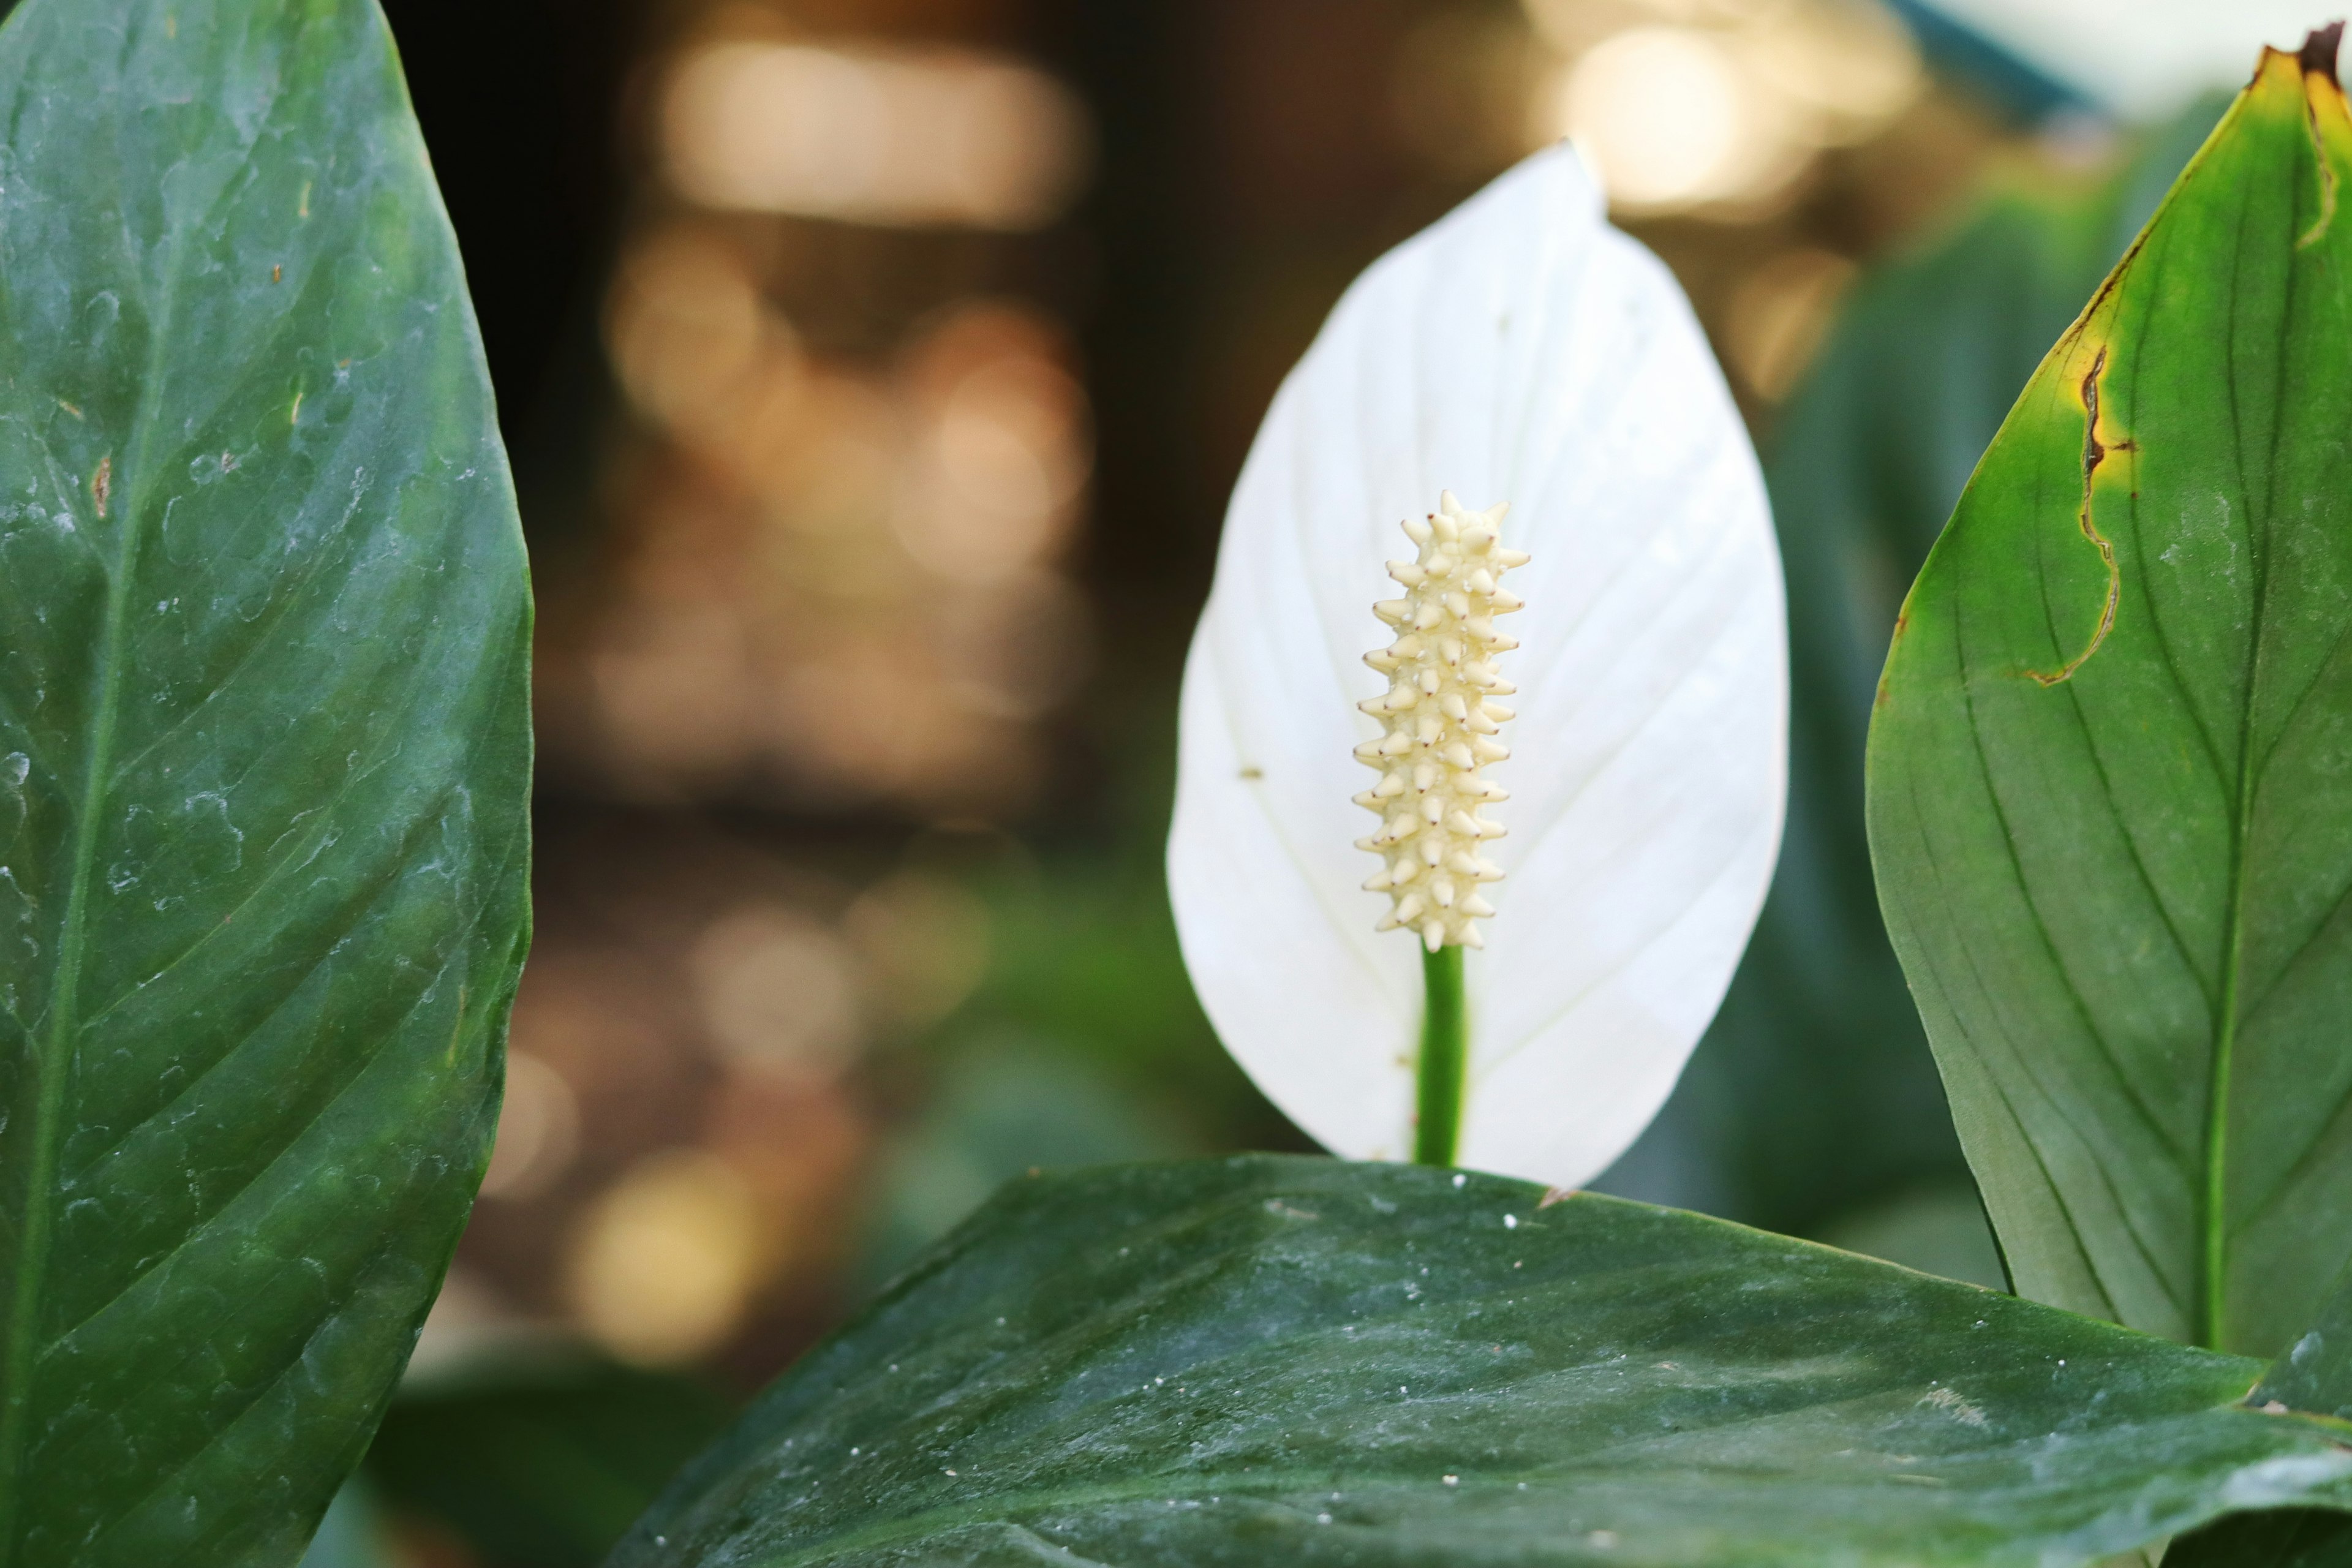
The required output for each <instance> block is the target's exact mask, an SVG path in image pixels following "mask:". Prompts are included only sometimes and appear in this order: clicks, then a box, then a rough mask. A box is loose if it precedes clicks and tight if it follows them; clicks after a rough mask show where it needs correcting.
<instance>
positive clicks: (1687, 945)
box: [1168, 147, 1788, 1186]
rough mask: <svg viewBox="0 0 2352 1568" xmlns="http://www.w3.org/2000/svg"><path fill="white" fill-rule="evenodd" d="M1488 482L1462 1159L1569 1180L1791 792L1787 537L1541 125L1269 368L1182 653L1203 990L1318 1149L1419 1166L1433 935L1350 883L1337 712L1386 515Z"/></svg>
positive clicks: (1231, 1044)
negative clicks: (1500, 572) (1503, 517)
mask: <svg viewBox="0 0 2352 1568" xmlns="http://www.w3.org/2000/svg"><path fill="white" fill-rule="evenodd" d="M1447 489H1451V490H1453V491H1454V492H1456V493H1457V494H1458V495H1459V496H1460V497H1461V499H1462V501H1463V503H1464V504H1465V505H1466V506H1470V507H1475V508H1486V507H1489V506H1492V505H1494V504H1495V503H1496V502H1498V501H1508V502H1509V503H1510V512H1509V517H1508V521H1507V523H1506V524H1505V542H1506V543H1507V544H1508V545H1509V546H1510V547H1511V548H1513V549H1515V550H1523V551H1526V552H1529V553H1530V554H1531V555H1532V556H1533V557H1534V559H1533V561H1532V562H1531V563H1529V564H1528V565H1527V566H1525V567H1522V568H1520V569H1519V570H1518V571H1516V572H1514V573H1513V574H1512V576H1511V586H1512V589H1513V591H1514V592H1515V593H1517V595H1519V596H1520V597H1521V598H1523V599H1524V600H1525V601H1526V602H1527V605H1528V607H1527V609H1526V610H1525V611H1523V612H1522V613H1520V614H1519V615H1517V616H1513V617H1512V619H1511V627H1510V629H1511V632H1512V634H1513V635H1514V636H1516V637H1518V638H1519V639H1520V641H1521V642H1522V644H1523V645H1524V646H1523V647H1521V648H1520V649H1519V650H1518V651H1517V652H1516V653H1514V654H1513V655H1512V656H1511V658H1510V663H1509V674H1510V677H1511V679H1512V680H1513V681H1514V682H1515V683H1516V684H1517V687H1518V695H1517V696H1516V697H1515V698H1513V699H1512V703H1513V706H1515V707H1516V708H1517V718H1516V719H1514V720H1513V721H1511V722H1510V723H1508V724H1507V725H1506V726H1505V730H1504V734H1503V739H1504V740H1506V741H1507V742H1509V744H1510V748H1511V752H1512V759H1511V761H1510V762H1509V763H1507V765H1506V767H1505V768H1503V769H1501V770H1499V772H1500V773H1501V774H1502V776H1503V778H1504V782H1506V783H1507V784H1508V786H1509V789H1510V792H1511V799H1510V800H1509V801H1508V802H1507V804H1504V805H1497V806H1496V807H1494V808H1493V809H1492V810H1491V811H1490V813H1489V815H1490V816H1493V817H1494V818H1495V819H1496V821H1498V822H1501V823H1502V824H1504V825H1505V826H1507V828H1508V830H1509V832H1508V836H1507V837H1504V838H1501V839H1499V840H1496V841H1495V842H1494V843H1493V844H1492V845H1491V847H1489V849H1488V851H1487V853H1488V854H1489V855H1490V856H1491V858H1493V859H1494V860H1495V861H1496V863H1498V864H1499V865H1500V866H1501V867H1502V868H1503V869H1504V870H1505V871H1506V872H1507V878H1506V879H1505V880H1502V881H1499V882H1496V883H1494V884H1493V885H1492V886H1491V888H1490V889H1488V897H1489V898H1490V900H1491V901H1492V902H1493V903H1494V904H1495V905H1496V909H1497V911H1498V912H1497V914H1496V917H1495V918H1494V919H1493V920H1492V921H1487V922H1484V931H1485V935H1486V947H1485V948H1484V949H1483V950H1480V951H1475V952H1468V953H1467V954H1466V955H1465V964H1466V984H1467V987H1468V998H1469V1012H1470V1042H1469V1044H1470V1061H1469V1084H1468V1093H1467V1096H1466V1108H1465V1119H1464V1127H1463V1132H1462V1142H1461V1156H1460V1157H1461V1161H1462V1163H1464V1164H1465V1165H1471V1166H1475V1167H1479V1168H1482V1169H1485V1170H1490V1171H1496V1172H1502V1173H1508V1174H1512V1175H1518V1176H1524V1177H1528V1178H1531V1179H1534V1180H1538V1181H1544V1182H1549V1183H1552V1184H1558V1185H1562V1186H1572V1185H1579V1184H1582V1183H1584V1182H1586V1181H1588V1180H1590V1179H1591V1177H1592V1176H1594V1175H1595V1174H1597V1173H1600V1172H1601V1170H1602V1169H1603V1168H1605V1167H1606V1166H1607V1165H1608V1164H1609V1163H1611V1162H1612V1160H1614V1159H1615V1158H1616V1157H1617V1155H1618V1154H1620V1153H1622V1152H1623V1151H1624V1149H1625V1147H1626V1146H1627V1145H1628V1144H1630V1143H1631V1142H1633V1139H1634V1138H1635V1137H1636V1136H1637V1135H1638V1134H1639V1133H1640V1132H1641V1131H1642V1129H1643V1127H1644V1126H1646V1125H1647V1124H1648V1122H1649V1121H1650V1120H1651V1118H1652V1117H1654V1115H1656V1113H1657V1110H1658V1108H1659V1107H1660V1106H1661V1105H1662V1104H1664V1101H1665V1098H1666V1095H1667V1093H1668V1092H1669V1091H1670V1090H1671V1089H1673V1087H1674V1083H1675V1078H1676V1077H1677V1076H1678V1075H1679V1074H1680V1072H1681V1071H1682V1067H1683V1064H1684V1062H1685V1060H1686V1059H1687V1058H1688V1057H1689V1055H1690V1051H1691V1047H1693V1046H1694V1045H1695V1044H1696V1042H1697V1039H1698V1037H1699V1035H1700V1033H1701V1032H1702V1031H1703V1030H1704V1029H1705V1028H1706V1025H1707V1022H1708V1020H1709V1019H1710V1018H1711V1017H1713V1016H1714V1014H1715V1010H1716V1007H1717V1005H1718V1004H1719V1003H1720V1002H1721V1001H1722V998H1723V993H1724V989H1725V987H1726V986H1727V984H1729V981H1730V977H1731V972H1732V969H1733V966H1734V965H1735V964H1736V963H1738V959H1739V955H1740V952H1741V950H1742V949H1743V948H1744V947H1745V946H1746V944H1747V942H1748V932H1749V931H1750V929H1751V928H1752V927H1753V925H1754V924H1755V921H1756V916H1757V913H1758V910H1759V908H1760V907H1761V905H1762V901H1763V898H1764V889H1765V886H1766V884H1767V882H1768V881H1769V879H1770V877H1771V873H1772V866H1773V861H1774V858H1775V856H1776V854H1777V852H1778V848H1779V843H1780V821H1781V816H1782V808H1783V805H1784V800H1785V794H1786V784H1787V773H1788V767H1787V728H1788V664H1787V653H1786V648H1787V636H1786V630H1785V616H1784V612H1783V608H1782V601H1781V585H1780V557H1779V553H1778V551H1777V549H1776V547H1775V544H1774V542H1773V537H1772V530H1771V521H1770V518H1769V512H1768V510H1767V507H1766V503H1765V499H1764V486H1763V480H1762V478H1761V476H1760V474H1759V472H1758V469H1757V464H1756V458H1755V453H1754V451H1753V449H1752V448H1751V447H1749V445H1748V437H1747V434H1746V432H1745V430H1744V429H1743V427H1742V426H1741V424H1740V420H1739V416H1738V411H1737V410H1736V409H1735V408H1734V407H1733V405H1732V402H1731V398H1730V395H1729V394H1728V393H1727V391H1726V389H1725V387H1724V384H1723V379H1722V376H1721V374H1720V373H1719V372H1718V371H1717V367H1716V364H1715V362H1714V360H1713V358H1712V357H1710V355H1709V353H1708V352H1707V348H1706V340H1705V339H1704V337H1703V336H1702V335H1701V333H1700V331H1699V328H1698V325H1697V323H1696V321H1694V320H1693V318H1692V316H1691V312H1690V309H1689V306H1688V305H1687V304H1686V303H1685V300H1684V299H1683V296H1682V293H1681V290H1680V289H1677V288H1676V287H1675V282H1674V280H1673V279H1672V278H1671V277H1670V276H1669V274H1668V273H1667V272H1666V270H1665V268H1664V267H1663V266H1661V265H1660V264H1659V263H1658V261H1657V260H1656V258H1654V257H1652V256H1651V255H1650V254H1649V253H1648V252H1647V251H1645V250H1643V248H1642V247H1640V246H1638V245H1636V244H1635V243H1634V242H1633V240H1631V239H1628V238H1627V237H1624V236H1623V235H1622V234H1619V233H1618V232H1617V231H1615V230H1614V229H1612V228H1610V227H1609V226H1607V224H1606V223H1604V222H1603V221H1602V217H1601V200H1600V196H1599V195H1598V193H1597V192H1596V191H1595V190H1594V188H1593V185H1592V183H1591V180H1590V179H1589V178H1588V177H1587V176H1586V174H1585V173H1584V171H1583V169H1582V168H1581V166H1580V164H1579V163H1578V162H1577V160H1576V157H1575V154H1574V153H1571V152H1570V151H1569V150H1568V149H1567V148H1565V147H1560V148H1554V149H1552V150H1550V151H1548V152H1545V153H1538V154H1537V155H1536V156H1534V157H1532V158H1529V159H1528V160H1527V161H1526V162H1525V163H1521V164H1519V165H1518V166H1517V168H1515V169H1513V170H1511V171H1510V172H1509V173H1508V174H1505V175H1503V176H1502V178H1500V179H1498V180H1496V182H1495V183H1494V184H1491V185H1489V186H1488V187H1487V188H1486V190H1484V191H1483V192H1481V193H1480V194H1479V195H1476V196H1475V197H1473V198H1472V199H1471V200H1470V201H1468V202H1467V203H1465V204H1464V205H1462V206H1461V207H1460V208H1458V209H1457V210H1456V211H1454V213H1452V214H1451V215H1449V216H1447V217H1445V218H1444V220H1442V221H1441V222H1439V223H1438V224H1436V225H1435V226H1433V227H1432V228H1430V229H1428V230H1427V231H1425V232H1423V233H1422V234H1420V235H1418V236H1416V237H1413V238H1412V239H1411V240H1408V241H1407V242H1406V243H1404V244H1403V245H1402V246H1400V247H1397V248H1396V249H1395V250H1393V251H1391V252H1390V253H1389V254H1388V255H1387V256H1385V257H1383V258H1381V260H1380V261H1378V262H1376V263H1375V264H1374V265H1373V266H1372V268H1370V270H1369V271H1367V272H1366V273H1365V274H1364V276H1363V277H1362V278H1360V279H1358V280H1357V281H1356V283H1355V284H1354V286H1353V287H1351V288H1350V289H1349V291H1348V293H1347V295H1346V296H1345V297H1344V298H1343V299H1342V300H1340V301H1339V306H1338V308H1337V309H1336V310H1333V312H1332V314H1331V319H1330V320H1329V321H1328V322H1327V323H1325V325H1324V328H1323V330H1322V331H1321V333H1320V334H1319V335H1318V337H1317V338H1316V340H1315V343H1314V345H1313V347H1311V348H1310V349H1309V350H1308V351H1307V356H1306V358H1305V359H1303V360H1302V361H1300V363H1299V364H1298V366H1297V369H1295V370H1294V371H1292V372H1291V374H1290V376H1289V378H1288V380H1286V382H1285V383H1284V384H1283V386H1282V389H1281V391H1280V392H1279V393H1278V394H1277V395H1276V397H1275V401H1274V406H1273V408H1272V409H1271V411H1270V412H1269V413H1268V414H1267V416H1266V419H1265V426H1263V428H1261V429H1260V430H1259V432H1258V437H1257V441H1256V444H1255V446H1254V447H1252V448H1251V451H1250V455H1249V460H1248V462H1247V463H1246V464H1245V465H1244V468H1243V470H1242V476H1241V480H1240V483H1239V484H1238V485H1237V486H1236V487H1235V489H1234V500H1233V505H1232V508H1231V509H1230V510H1229V511H1228V512H1227V514H1226V519H1225V531H1224V537H1223V544H1222V545H1221V547H1220V549H1219V552H1218V559H1217V573H1216V581H1215V585H1214V587H1213V591H1212V592H1211V594H1210V596H1209V604H1208V608H1207V609H1206V611H1205V612H1204V613H1203V615H1202V619H1201V626H1200V630H1199V632H1198V633H1197V634H1196V635H1195V637H1194V638H1193V642H1192V656H1191V658H1190V660H1189V662H1188V663H1187V665H1186V668H1185V673H1184V692H1183V701H1182V710H1181V738H1180V745H1179V762H1178V769H1177V792H1176V813H1175V822H1174V826H1173V828H1172V830H1171V835H1170V840H1169V847H1168V874H1169V885H1170V889H1171V897H1172V900H1173V901H1174V905H1175V911H1176V921H1177V930H1178V934H1179V936H1180V938H1181V942H1182V944H1183V950H1184V958H1185V963H1186V964H1187V966H1188V967H1189V968H1190V970H1191V972H1192V981H1193V984H1194V986H1195V987H1196V988H1197V990H1198V991H1199V993H1200V995H1201V999H1202V1004H1203V1005H1205V1006H1206V1008H1207V1009H1208V1013H1209V1016H1210V1019H1211V1021H1212V1022H1213V1023H1214V1024H1215V1026H1216V1027H1217V1031H1218V1033H1219V1034H1220V1035H1221V1036H1222V1037H1223V1039H1224V1041H1225V1044H1226V1046H1227V1047H1228V1048H1229V1049H1231V1050H1232V1051H1233V1053H1234V1056H1235V1057H1236V1058H1239V1060H1240V1062H1241V1064H1242V1066H1243V1067H1244V1068H1245V1069H1246V1070H1247V1071H1248V1072H1249V1074H1250V1076H1251V1078H1253V1079H1255V1081H1256V1082H1257V1084H1258V1087H1259V1088H1260V1089H1264V1090H1265V1093H1266V1094H1267V1095H1268V1096H1269V1097H1270V1098H1271V1099H1272V1100H1274V1102H1275V1103H1276V1105H1278V1106H1280V1107H1281V1108H1282V1110H1284V1111H1285V1112H1286V1114H1287V1115H1289V1116H1290V1117H1291V1119H1292V1120H1294V1121H1297V1123H1298V1124H1299V1125H1300V1126H1301V1127H1303V1128H1305V1129H1306V1130H1307V1131H1308V1132H1310V1133H1312V1134H1313V1135H1314V1136H1315V1137H1316V1138H1318V1140H1320V1141H1321V1142H1323V1143H1324V1144H1325V1145H1326V1146H1327V1147H1328V1148H1329V1149H1331V1150H1332V1151H1333V1152H1337V1153H1339V1154H1343V1155H1347V1156H1349V1157H1352V1158H1358V1159H1375V1160H1398V1159H1405V1158H1409V1157H1410V1155H1411V1152H1412V1106H1413V1058H1414V1054H1415V1051H1416V1049H1417V1042H1418V1037H1419V1031H1420V1020H1421V1013H1422V977H1421V953H1420V945H1419V943H1418V942H1415V941H1414V940H1413V936H1412V933H1411V932H1409V931H1391V932H1388V933H1386V934H1381V933H1376V932H1375V931H1373V929H1372V928H1373V926H1374V924H1375V923H1376V922H1377V921H1379V920H1380V919H1381V915H1382V913H1383V911H1384V910H1385V909H1386V907H1387V905H1388V902H1389V900H1388V899H1387V897H1386V896H1385V895H1382V894H1380V893H1375V892H1367V891H1364V890H1363V889H1362V886H1361V884H1362V883H1363V881H1364V879H1365V875H1366V872H1367V871H1368V870H1369V869H1371V868H1370V867H1369V866H1368V864H1367V861H1366V858H1365V857H1364V855H1363V854H1362V852H1361V851H1360V850H1358V849H1357V848H1356V847H1355V840H1356V839H1357V838H1358V837H1360V835H1361V834H1362V833H1363V832H1364V831H1365V826H1364V825H1365V823H1366V821H1367V818H1366V817H1365V816H1364V813H1363V812H1362V811H1361V810H1360V808H1358V807H1357V806H1355V805H1351V804H1350V800H1349V797H1350V796H1351V795H1354V794H1355V793H1356V792H1357V791H1359V790H1360V789H1361V788H1362V787H1363V784H1364V779H1365V776H1366V775H1365V772H1364V769H1363V767H1362V765H1361V764H1360V763H1358V762H1357V761H1356V759H1355V757H1354V756H1353V755H1352V752H1353V749H1354V747H1355V746H1356V745H1357V744H1358V743H1359V742H1363V741H1366V740H1370V739H1372V738H1374V737H1376V736H1377V735H1379V734H1380V732H1381V730H1380V726H1379V724H1378V723H1377V722H1376V721H1374V720H1373V719H1371V718H1369V717H1367V716H1365V715H1363V714H1360V713H1359V712H1358V711H1357V710H1356V704H1357V703H1358V702H1359V701H1360V700H1364V699H1366V698H1369V697H1372V696H1375V695H1377V694H1379V693H1380V692H1381V690H1383V689H1385V687H1386V684H1387V683H1386V682H1385V681H1384V680H1383V679H1381V676H1380V675H1378V674H1377V673H1375V672H1374V671H1373V670H1371V669H1370V668H1366V666H1365V665H1364V664H1363V662H1362V655H1363V653H1364V651H1365V650H1366V649H1367V648H1369V647H1375V646H1377V644H1378V642H1379V641H1380V640H1381V637H1380V634H1381V632H1382V631H1383V629H1384V628H1383V627H1382V626H1381V622H1380V621H1379V620H1377V619H1376V618H1375V617H1374V616H1373V614H1372V610H1371V605H1372V604H1373V602H1374V601H1375V600H1378V599H1381V598H1383V597H1385V596H1386V593H1387V591H1388V584H1387V582H1386V579H1385V577H1384V574H1383V564H1382V563H1383V561H1384V559H1385V558H1387V557H1389V556H1391V555H1393V554H1395V553H1396V552H1397V546H1398V544H1399V543H1401V542H1402V541H1401V540H1400V538H1399V535H1398V532H1397V525H1398V523H1399V522H1400V521H1402V520H1403V519H1405V518H1408V517H1412V518H1420V517H1423V516H1425V515H1426V514H1427V513H1428V512H1429V511H1431V510H1433V509H1434V508H1435V507H1436V505H1437V502H1438V498H1439V495H1440V493H1441V492H1442V491H1444V490H1447Z"/></svg>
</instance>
